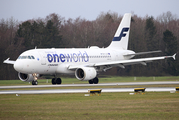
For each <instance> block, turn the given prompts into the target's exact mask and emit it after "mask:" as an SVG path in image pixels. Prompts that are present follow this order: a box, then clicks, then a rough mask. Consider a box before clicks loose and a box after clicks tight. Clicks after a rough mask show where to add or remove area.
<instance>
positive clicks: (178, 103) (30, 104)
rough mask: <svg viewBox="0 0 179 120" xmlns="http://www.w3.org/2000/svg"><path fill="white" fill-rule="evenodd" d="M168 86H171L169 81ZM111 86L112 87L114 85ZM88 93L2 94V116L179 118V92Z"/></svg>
mask: <svg viewBox="0 0 179 120" xmlns="http://www.w3.org/2000/svg"><path fill="white" fill-rule="evenodd" d="M178 78H179V77H155V79H154V78H153V77H137V78H136V80H134V77H108V78H101V81H100V83H102V82H106V83H107V82H134V81H136V82H139V81H145V82H148V81H177V80H178ZM62 79H63V84H72V83H74V84H77V83H87V82H82V81H78V80H76V79H72V78H62ZM46 81H47V80H39V84H51V83H50V80H49V83H46ZM27 84H29V83H25V82H22V81H20V80H0V85H27ZM165 86H166V87H167V85H165ZM168 86H170V85H168ZM173 86H175V85H173ZM104 87H105V86H104ZM107 87H108V88H109V87H114V86H107ZM125 87H130V86H125ZM155 87H157V86H155ZM176 87H178V86H176ZM33 89H34V88H33ZM36 89H39V88H36ZM41 89H46V88H41ZM48 89H52V88H48ZM53 89H59V88H53ZM63 89H64V88H63ZM84 94H86V93H78V94H29V95H27V94H22V95H20V96H16V95H15V94H12V95H0V120H12V119H13V120H14V119H18V120H32V119H34V120H44V119H53V120H59V119H60V120H79V119H80V120H96V119H99V120H119V119H122V120H130V119H132V120H144V119H145V120H156V119H157V120H178V119H179V111H178V109H179V93H170V92H147V93H146V94H144V95H141V94H137V95H129V93H127V92H125V93H102V94H101V96H88V97H87V96H84Z"/></svg>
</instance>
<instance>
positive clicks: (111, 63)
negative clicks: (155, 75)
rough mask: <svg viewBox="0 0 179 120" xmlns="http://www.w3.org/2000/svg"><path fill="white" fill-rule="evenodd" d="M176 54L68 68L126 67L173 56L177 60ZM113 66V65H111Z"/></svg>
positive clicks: (70, 67)
mask: <svg viewBox="0 0 179 120" xmlns="http://www.w3.org/2000/svg"><path fill="white" fill-rule="evenodd" d="M175 56H176V54H174V55H173V56H162V57H151V58H140V59H129V60H120V61H113V62H103V63H94V64H93V63H90V64H86V65H83V66H81V65H80V66H78V65H75V66H73V65H71V66H69V67H68V69H76V68H79V67H100V66H120V67H122V68H125V67H124V66H125V65H132V64H143V65H146V63H147V62H152V61H154V60H162V59H167V58H173V59H174V60H175ZM109 68H111V67H109Z"/></svg>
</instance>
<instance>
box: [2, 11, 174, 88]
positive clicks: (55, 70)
mask: <svg viewBox="0 0 179 120" xmlns="http://www.w3.org/2000/svg"><path fill="white" fill-rule="evenodd" d="M130 23H131V14H130V13H126V14H124V16H123V18H122V21H121V23H120V25H119V27H118V29H117V31H116V33H115V35H114V38H113V40H112V42H111V43H110V45H109V46H108V47H106V48H99V47H97V46H91V47H89V48H78V49H75V48H71V49H63V48H52V49H32V50H27V51H25V52H23V53H22V54H21V55H20V56H19V57H18V59H17V60H16V61H13V60H9V58H8V59H6V60H5V61H4V63H7V64H12V65H13V66H14V69H15V70H16V71H17V72H18V77H19V79H20V80H22V81H24V82H32V85H37V84H38V82H37V78H38V77H39V76H43V75H52V76H54V78H52V84H61V83H62V80H61V78H59V77H57V76H60V75H61V74H73V75H75V77H76V78H77V79H78V80H81V81H89V84H98V82H99V79H98V77H97V75H98V73H99V72H102V71H106V70H108V69H111V68H112V67H121V68H125V66H127V65H133V64H142V65H146V64H147V63H148V62H151V61H154V60H162V59H166V58H173V59H175V56H176V54H174V55H173V56H161V57H150V58H140V59H132V58H133V57H134V56H136V55H141V54H149V53H156V52H159V51H149V52H140V53H135V52H134V51H132V50H128V41H129V32H130Z"/></svg>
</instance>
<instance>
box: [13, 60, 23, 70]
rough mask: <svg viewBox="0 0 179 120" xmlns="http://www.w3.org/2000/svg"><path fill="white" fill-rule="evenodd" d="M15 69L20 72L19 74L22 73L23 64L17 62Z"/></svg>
mask: <svg viewBox="0 0 179 120" xmlns="http://www.w3.org/2000/svg"><path fill="white" fill-rule="evenodd" d="M14 69H15V70H16V71H18V72H22V70H23V64H22V62H20V61H16V62H15V63H14Z"/></svg>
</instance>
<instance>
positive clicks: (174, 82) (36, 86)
mask: <svg viewBox="0 0 179 120" xmlns="http://www.w3.org/2000/svg"><path fill="white" fill-rule="evenodd" d="M172 84H179V81H164V82H119V83H99V84H61V85H23V86H22V85H21V86H0V89H12V88H47V87H91V86H99V87H100V86H131V85H172Z"/></svg>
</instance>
